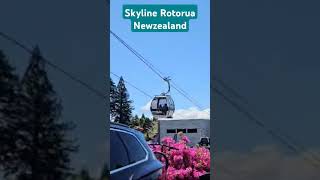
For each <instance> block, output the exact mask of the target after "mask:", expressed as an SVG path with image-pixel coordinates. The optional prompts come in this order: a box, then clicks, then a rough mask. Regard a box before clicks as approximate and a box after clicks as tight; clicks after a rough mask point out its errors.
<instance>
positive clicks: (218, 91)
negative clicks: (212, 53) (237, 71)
mask: <svg viewBox="0 0 320 180" xmlns="http://www.w3.org/2000/svg"><path fill="white" fill-rule="evenodd" d="M213 90H214V91H215V92H216V93H217V94H218V95H219V96H221V97H222V98H223V99H224V100H225V101H227V102H228V103H229V104H231V105H232V106H233V107H234V108H235V109H236V110H237V111H239V112H241V113H242V114H244V115H245V116H246V117H247V118H248V119H249V120H250V121H252V122H254V123H255V124H256V125H257V126H259V127H261V128H263V129H265V130H266V132H267V133H268V134H270V135H271V136H272V137H273V138H274V139H277V140H278V141H279V142H280V143H281V144H283V145H285V146H286V147H287V148H288V149H290V150H292V151H293V152H295V153H297V154H299V152H300V151H299V150H298V148H297V147H296V146H295V145H293V144H291V143H290V142H288V141H287V140H286V139H284V138H283V137H282V136H281V135H279V134H277V133H276V132H274V130H272V129H270V128H267V127H266V125H265V124H264V123H263V122H262V121H260V120H258V119H256V118H255V117H254V116H253V115H252V114H251V113H250V112H249V111H247V110H245V109H244V108H243V107H242V106H240V105H239V104H237V103H236V102H234V101H233V100H231V99H230V98H229V97H228V96H226V95H225V94H224V93H222V91H220V90H219V89H217V88H214V89H213ZM303 158H304V159H305V161H308V162H309V163H310V164H311V165H312V166H314V167H316V168H319V165H320V164H319V161H318V163H314V162H311V161H310V159H308V158H307V157H305V156H304V157H303ZM311 160H316V161H317V160H318V159H317V158H311Z"/></svg>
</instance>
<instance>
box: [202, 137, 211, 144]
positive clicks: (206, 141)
mask: <svg viewBox="0 0 320 180" xmlns="http://www.w3.org/2000/svg"><path fill="white" fill-rule="evenodd" d="M201 142H202V143H209V141H208V138H201Z"/></svg>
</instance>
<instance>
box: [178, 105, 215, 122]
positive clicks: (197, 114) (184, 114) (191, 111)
mask: <svg viewBox="0 0 320 180" xmlns="http://www.w3.org/2000/svg"><path fill="white" fill-rule="evenodd" d="M173 118H175V119H210V108H207V109H204V110H199V109H198V108H196V107H190V108H188V109H177V110H176V111H175V112H174V114H173Z"/></svg>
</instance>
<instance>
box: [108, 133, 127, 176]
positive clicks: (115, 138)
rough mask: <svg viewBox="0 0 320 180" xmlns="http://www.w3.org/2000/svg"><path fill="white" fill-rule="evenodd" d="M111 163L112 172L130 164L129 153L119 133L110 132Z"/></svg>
mask: <svg viewBox="0 0 320 180" xmlns="http://www.w3.org/2000/svg"><path fill="white" fill-rule="evenodd" d="M110 161H111V163H110V164H111V166H110V168H111V171H112V170H115V169H118V168H121V167H123V166H126V165H128V164H129V159H128V152H127V150H126V147H125V146H124V144H123V142H122V140H121V139H120V136H119V133H118V132H117V131H114V130H110Z"/></svg>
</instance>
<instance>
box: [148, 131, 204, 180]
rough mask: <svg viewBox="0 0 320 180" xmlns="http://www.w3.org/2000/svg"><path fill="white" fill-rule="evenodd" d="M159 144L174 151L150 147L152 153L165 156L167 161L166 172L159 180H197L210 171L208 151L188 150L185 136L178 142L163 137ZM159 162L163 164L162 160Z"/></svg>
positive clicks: (200, 149)
mask: <svg viewBox="0 0 320 180" xmlns="http://www.w3.org/2000/svg"><path fill="white" fill-rule="evenodd" d="M161 142H162V143H163V144H165V145H167V146H170V147H173V148H175V149H169V148H167V147H163V148H161V146H155V147H152V146H151V149H152V150H153V151H154V152H162V153H164V154H166V155H167V158H168V160H169V168H168V170H167V171H163V174H162V177H161V178H160V179H165V178H166V179H168V180H175V179H183V180H184V179H186V180H189V179H190V180H193V179H199V176H201V175H203V174H205V173H206V172H209V171H210V151H209V150H208V149H206V148H202V147H193V148H190V147H189V146H187V144H188V143H189V142H190V140H189V139H188V137H187V136H185V135H183V136H182V138H181V140H180V141H178V142H175V141H174V140H173V139H172V138H171V137H164V138H163V139H162V141H161ZM161 161H162V163H165V161H164V159H161Z"/></svg>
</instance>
